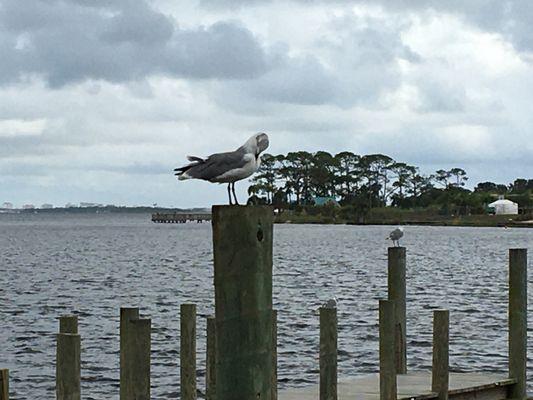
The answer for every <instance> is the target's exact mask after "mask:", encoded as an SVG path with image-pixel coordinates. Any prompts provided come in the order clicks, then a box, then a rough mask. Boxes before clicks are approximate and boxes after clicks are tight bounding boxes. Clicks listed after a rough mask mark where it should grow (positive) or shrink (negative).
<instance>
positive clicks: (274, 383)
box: [271, 310, 278, 400]
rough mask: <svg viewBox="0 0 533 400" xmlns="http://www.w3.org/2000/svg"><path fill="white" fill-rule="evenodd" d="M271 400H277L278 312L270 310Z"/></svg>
mask: <svg viewBox="0 0 533 400" xmlns="http://www.w3.org/2000/svg"><path fill="white" fill-rule="evenodd" d="M271 388H272V397H271V398H272V400H278V312H277V310H272V383H271Z"/></svg>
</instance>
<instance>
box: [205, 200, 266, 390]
mask: <svg viewBox="0 0 533 400" xmlns="http://www.w3.org/2000/svg"><path fill="white" fill-rule="evenodd" d="M212 215H213V220H212V224H213V249H214V264H215V310H216V313H215V317H216V336H217V339H216V343H217V344H216V359H217V372H216V385H217V389H216V392H217V393H216V395H217V400H235V399H263V400H269V399H271V396H272V391H271V384H272V220H273V211H272V208H271V207H267V206H214V207H213V212H212Z"/></svg>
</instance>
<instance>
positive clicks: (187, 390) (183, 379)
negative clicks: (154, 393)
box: [180, 304, 196, 400]
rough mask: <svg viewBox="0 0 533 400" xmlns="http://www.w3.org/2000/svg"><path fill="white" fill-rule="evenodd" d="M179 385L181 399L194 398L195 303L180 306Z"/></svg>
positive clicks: (193, 399)
mask: <svg viewBox="0 0 533 400" xmlns="http://www.w3.org/2000/svg"><path fill="white" fill-rule="evenodd" d="M180 329H181V336H180V386H181V398H182V399H183V400H196V305H195V304H182V305H181V307H180Z"/></svg>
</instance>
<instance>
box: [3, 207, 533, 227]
mask: <svg viewBox="0 0 533 400" xmlns="http://www.w3.org/2000/svg"><path fill="white" fill-rule="evenodd" d="M155 213H163V214H165V213H168V214H172V213H178V214H181V213H183V214H187V213H194V214H204V213H205V214H210V213H211V210H210V209H208V208H192V209H181V208H162V207H161V208H153V207H85V208H81V207H70V208H53V209H29V210H5V209H1V210H0V216H1V215H54V214H57V215H94V214H97V215H102V214H122V215H127V214H136V215H139V214H147V215H152V214H155ZM522 217H523V216H521V215H470V216H438V215H417V216H416V217H414V218H413V216H412V215H409V214H408V213H406V214H405V215H404V214H398V215H390V216H384V215H379V214H378V215H372V213H370V214H369V215H367V216H364V217H362V218H360V219H359V220H357V221H356V220H353V219H350V218H339V217H332V216H324V215H322V214H318V215H306V214H295V213H291V212H288V211H285V212H283V213H281V214H279V215H276V216H275V218H274V223H276V224H303V225H305V224H317V225H361V226H365V225H413V226H457V227H480V228H481V227H485V228H489V227H492V228H506V227H507V228H533V220H520V218H522Z"/></svg>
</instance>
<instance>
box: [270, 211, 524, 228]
mask: <svg viewBox="0 0 533 400" xmlns="http://www.w3.org/2000/svg"><path fill="white" fill-rule="evenodd" d="M418 217H419V218H416V217H415V218H412V216H411V218H410V217H409V216H408V215H397V216H383V215H368V216H364V217H361V218H360V219H359V220H353V219H346V218H339V217H331V216H323V215H320V214H319V215H294V214H293V215H284V214H281V215H278V216H276V218H275V222H276V223H279V224H285V223H288V224H324V225H333V224H344V225H362V226H364V225H415V226H458V227H480V228H533V220H530V219H528V220H520V218H521V217H522V216H519V215H469V216H435V215H433V216H422V215H420V216H418Z"/></svg>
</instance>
